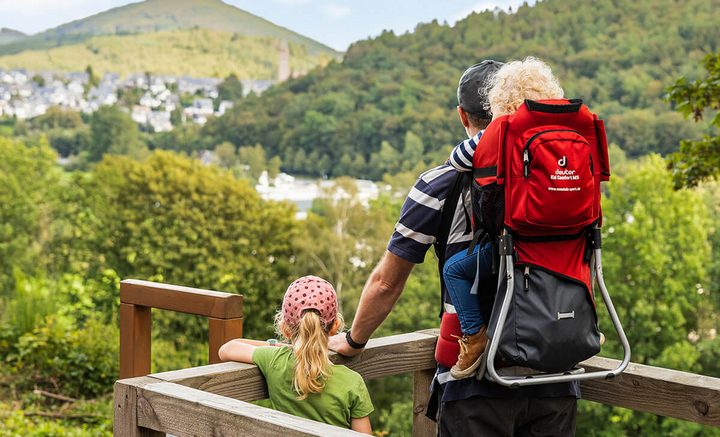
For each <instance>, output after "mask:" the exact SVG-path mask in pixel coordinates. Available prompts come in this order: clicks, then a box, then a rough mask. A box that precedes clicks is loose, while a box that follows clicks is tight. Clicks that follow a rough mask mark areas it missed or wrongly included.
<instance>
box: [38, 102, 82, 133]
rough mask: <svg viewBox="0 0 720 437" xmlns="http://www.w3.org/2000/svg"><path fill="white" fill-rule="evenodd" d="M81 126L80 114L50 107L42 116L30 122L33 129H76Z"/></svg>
mask: <svg viewBox="0 0 720 437" xmlns="http://www.w3.org/2000/svg"><path fill="white" fill-rule="evenodd" d="M82 125H83V121H82V118H81V117H80V113H78V112H75V111H65V110H63V109H61V108H60V107H59V106H51V107H49V108H48V110H47V111H46V112H45V114H43V115H39V116H37V117H35V118H33V119H32V120H30V126H32V128H33V129H41V130H48V129H57V128H62V129H76V128H78V127H80V126H82Z"/></svg>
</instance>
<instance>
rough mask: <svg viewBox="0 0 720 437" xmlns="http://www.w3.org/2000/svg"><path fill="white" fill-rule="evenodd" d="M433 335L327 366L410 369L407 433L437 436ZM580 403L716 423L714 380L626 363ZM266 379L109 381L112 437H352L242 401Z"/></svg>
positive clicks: (719, 416)
mask: <svg viewBox="0 0 720 437" xmlns="http://www.w3.org/2000/svg"><path fill="white" fill-rule="evenodd" d="M436 339H437V331H436V330H429V331H420V332H416V333H411V334H403V335H395V336H391V337H384V338H379V339H373V340H370V342H369V343H368V345H367V348H366V349H365V352H363V353H362V354H361V355H359V356H357V357H353V358H346V357H342V356H339V355H336V354H333V355H332V356H331V359H332V361H333V362H335V363H337V364H344V365H346V366H348V367H349V368H351V369H353V370H355V371H357V372H358V373H360V374H361V375H362V377H363V378H364V379H366V380H368V379H375V378H382V377H385V376H392V375H399V374H403V373H409V372H412V373H413V374H414V383H413V435H414V436H420V437H430V436H434V435H436V431H435V430H436V428H435V423H434V422H432V421H430V420H429V419H427V418H426V417H425V416H424V410H425V407H426V406H427V402H428V400H429V396H430V393H429V386H430V381H431V380H432V377H433V375H434V373H435V366H436V364H435V359H434V349H435V341H436ZM581 365H582V366H583V367H585V368H586V369H587V370H611V369H614V368H615V367H617V365H618V361H617V360H612V359H608V358H592V359H590V360H587V361H585V362H583V363H582V364H581ZM581 391H582V397H583V399H587V400H590V401H595V402H600V403H603V404H607V405H613V406H618V407H624V408H630V409H632V410H636V411H644V412H647V413H652V414H658V415H662V416H667V417H674V418H678V419H682V420H687V421H691V422H697V423H701V424H705V425H711V426H720V379H718V378H711V377H708V376H703V375H695V374H691V373H685V372H678V371H675V370H668V369H661V368H657V367H651V366H644V365H640V364H634V363H631V364H630V365H629V366H628V368H627V370H625V372H624V373H623V374H622V375H620V376H619V377H617V378H615V379H613V380H608V381H606V380H597V381H586V382H583V383H581ZM267 396H268V393H267V386H266V385H265V380H264V378H263V376H262V374H261V373H260V371H259V370H258V368H257V367H256V366H254V365H250V364H241V363H222V364H214V365H209V366H201V367H194V368H190V369H183V370H177V371H172V372H165V373H157V374H154V375H149V376H146V377H141V378H132V379H125V380H120V381H118V382H116V383H115V417H114V428H113V432H114V435H115V436H123V437H124V436H133V437H135V436H146V437H147V436H152V437H155V436H161V435H163V433H170V434H173V435H176V436H179V437H184V436H198V437H206V436H207V437H210V436H219V435H223V436H224V435H252V436H277V435H283V436H284V437H294V436H351V435H360V434H358V433H356V432H353V431H349V430H345V429H342V428H337V427H334V426H330V425H326V424H323V423H319V422H315V421H312V420H308V419H303V418H299V417H296V416H292V415H289V414H285V413H281V412H278V411H274V410H270V409H267V408H262V407H259V406H256V405H253V404H250V403H248V402H250V401H255V400H259V399H265V398H267Z"/></svg>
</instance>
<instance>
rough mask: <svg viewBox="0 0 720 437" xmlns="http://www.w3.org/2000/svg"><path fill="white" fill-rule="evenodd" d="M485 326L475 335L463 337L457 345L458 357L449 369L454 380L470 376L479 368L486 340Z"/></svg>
mask: <svg viewBox="0 0 720 437" xmlns="http://www.w3.org/2000/svg"><path fill="white" fill-rule="evenodd" d="M486 331H487V326H486V325H483V327H482V328H480V331H478V333H477V334H473V335H463V336H462V338H460V340H458V343H459V344H460V356H459V357H458V362H457V364H455V365H454V366H453V367H452V369H450V376H452V377H453V378H455V379H463V378H467V377H468V376H472V375H473V374H474V373H475V371H476V370H477V368H478V366H480V362H481V361H482V355H483V352H485V346H487V342H488V338H487V335H486Z"/></svg>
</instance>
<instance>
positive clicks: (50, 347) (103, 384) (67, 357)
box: [0, 317, 119, 397]
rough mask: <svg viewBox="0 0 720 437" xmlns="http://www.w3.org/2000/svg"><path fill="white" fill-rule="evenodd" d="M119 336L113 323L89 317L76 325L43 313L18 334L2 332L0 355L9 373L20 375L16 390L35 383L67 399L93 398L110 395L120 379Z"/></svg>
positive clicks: (24, 388)
mask: <svg viewBox="0 0 720 437" xmlns="http://www.w3.org/2000/svg"><path fill="white" fill-rule="evenodd" d="M8 337H9V338H8ZM117 339H118V330H117V327H116V326H115V325H114V324H111V325H104V324H102V323H100V322H97V321H95V320H88V321H87V323H86V324H85V326H84V327H82V328H80V329H78V328H77V326H75V325H74V324H72V323H69V322H67V321H62V319H58V318H56V317H47V318H46V319H44V320H43V321H41V322H40V323H39V324H38V325H37V326H36V327H35V328H34V329H33V330H32V332H29V333H26V334H23V335H21V336H19V337H16V338H13V332H12V331H11V332H9V333H8V332H3V337H2V339H1V340H2V341H1V342H0V345H1V346H2V347H0V358H2V361H3V362H4V364H5V365H6V366H7V367H8V368H9V371H10V374H11V375H12V374H16V375H21V376H22V378H21V379H18V381H17V382H16V383H15V386H16V388H17V389H21V390H28V389H30V388H32V387H33V386H35V385H38V386H44V387H48V388H50V389H53V388H54V389H58V390H60V392H61V393H63V394H65V395H67V396H71V397H78V396H83V397H95V396H98V395H102V394H105V393H109V392H110V391H111V390H112V386H113V382H114V381H115V380H116V379H117V377H118V372H119V370H118V362H119V360H118V340H117Z"/></svg>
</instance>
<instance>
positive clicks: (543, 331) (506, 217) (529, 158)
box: [436, 99, 630, 387]
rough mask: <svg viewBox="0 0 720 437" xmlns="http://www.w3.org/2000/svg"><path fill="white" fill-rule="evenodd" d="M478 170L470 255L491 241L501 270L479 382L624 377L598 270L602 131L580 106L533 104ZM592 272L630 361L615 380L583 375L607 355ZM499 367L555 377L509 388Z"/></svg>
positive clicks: (502, 133)
mask: <svg viewBox="0 0 720 437" xmlns="http://www.w3.org/2000/svg"><path fill="white" fill-rule="evenodd" d="M473 167H474V169H473V180H472V182H471V184H472V188H471V193H472V205H473V212H472V222H473V232H474V238H473V242H472V244H471V247H470V250H469V253H470V252H471V251H472V250H473V249H474V246H475V245H476V244H481V245H482V244H484V242H486V241H489V242H491V244H492V245H493V247H494V248H495V249H496V251H495V253H496V256H495V257H494V258H496V259H497V260H498V264H499V265H498V271H499V279H498V284H497V293H496V294H495V302H494V304H493V308H492V315H491V317H490V319H489V322H488V331H487V335H488V338H489V339H490V342H489V343H488V349H487V350H486V353H485V361H486V362H485V363H484V365H483V368H482V371H481V375H480V376H482V373H483V372H484V369H485V365H487V369H488V372H489V374H490V375H489V376H490V378H491V379H493V380H495V381H497V382H499V383H501V384H503V385H507V386H511V387H516V386H519V385H529V384H538V383H550V382H560V381H566V380H577V379H591V378H600V377H609V376H608V375H610V374H612V375H611V376H615V375H616V374H619V373H620V372H622V370H624V368H625V366H626V365H627V362H628V361H629V354H630V350H629V346H628V345H627V339H626V338H625V334H624V332H623V331H622V327H621V326H620V323H619V321H618V320H617V315H616V314H615V311H614V308H612V302H611V301H610V298H609V295H607V290H606V289H605V286H604V282H603V281H602V270H601V266H600V245H601V242H600V230H599V227H600V225H601V220H602V216H601V211H600V182H601V181H606V180H608V178H609V176H610V173H609V165H608V155H607V141H606V137H605V128H604V125H603V121H602V120H599V119H598V118H597V116H596V115H595V114H593V113H591V112H590V111H589V110H588V108H587V107H586V106H585V105H583V103H582V101H581V100H579V99H570V100H567V99H552V100H538V101H532V100H526V101H525V103H524V104H522V105H521V106H520V107H519V108H518V110H517V111H516V112H515V113H513V114H511V115H506V116H503V117H499V118H497V119H495V120H493V122H492V123H491V124H490V125H489V126H488V128H487V129H486V130H485V132H484V133H483V135H482V137H481V139H480V141H479V144H478V146H477V148H476V150H475V154H474V159H473ZM593 255H595V256H593ZM593 267H595V269H596V271H597V272H598V283H599V284H600V288H601V291H602V293H603V298H604V300H605V302H606V304H608V310H609V312H610V314H611V316H612V319H613V322H614V324H615V327H616V330H617V331H618V334H619V336H620V339H621V342H622V343H623V347H624V349H625V352H626V353H625V360H623V364H622V365H621V366H620V367H618V369H616V370H615V371H613V372H610V373H607V372H593V373H590V374H583V372H584V371H582V369H577V368H576V365H577V364H578V363H579V362H580V361H583V360H585V359H587V358H590V357H592V356H593V355H595V354H597V353H598V352H599V351H600V332H599V329H598V326H597V314H596V307H595V299H594V295H593V292H592V283H591V282H592V277H591V273H592V269H593ZM516 278H517V279H516ZM451 320H452V318H451V317H448V321H447V322H446V321H445V317H444V318H443V324H441V338H442V337H444V336H443V334H444V332H443V329H442V325H445V328H446V329H445V330H444V331H445V332H448V331H449V330H450V328H455V329H456V328H459V326H454V324H453V323H451ZM486 320H487V319H486ZM455 329H452V330H453V331H455ZM453 334H456V331H455V332H453ZM456 335H457V334H456ZM439 349H440V345H438V350H439ZM445 349H446V350H447V349H448V347H447V346H445ZM436 356H437V354H436ZM496 359H498V360H502V361H503V362H506V363H508V364H510V365H513V366H521V367H528V368H532V369H534V370H536V371H542V372H553V373H554V374H552V375H541V376H539V377H531V378H528V377H527V376H524V377H518V378H509V379H508V378H502V377H500V376H499V375H498V374H497V371H496V370H495V364H496V363H495V360H496ZM438 361H439V362H440V360H438ZM444 361H447V362H448V363H449V361H451V360H448V359H445V360H444ZM441 364H443V363H441ZM597 373H602V375H598V374H597ZM543 377H544V378H543Z"/></svg>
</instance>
